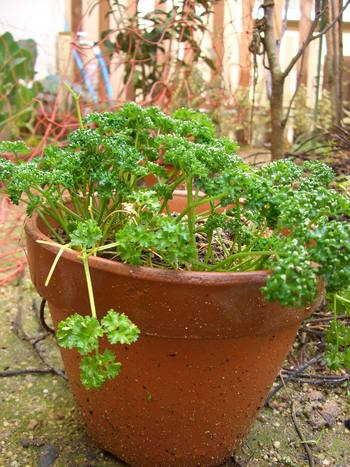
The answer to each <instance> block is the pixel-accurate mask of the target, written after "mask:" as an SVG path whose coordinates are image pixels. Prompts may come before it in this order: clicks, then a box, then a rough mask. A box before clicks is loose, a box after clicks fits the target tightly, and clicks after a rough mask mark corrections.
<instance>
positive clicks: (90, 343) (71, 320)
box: [57, 313, 103, 355]
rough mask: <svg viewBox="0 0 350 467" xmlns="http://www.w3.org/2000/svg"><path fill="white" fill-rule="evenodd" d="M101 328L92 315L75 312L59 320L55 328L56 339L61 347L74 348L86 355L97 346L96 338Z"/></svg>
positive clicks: (101, 333) (101, 332) (97, 338)
mask: <svg viewBox="0 0 350 467" xmlns="http://www.w3.org/2000/svg"><path fill="white" fill-rule="evenodd" d="M101 336H103V330H102V328H101V326H100V323H99V322H98V320H97V319H96V318H94V317H92V316H81V315H79V314H78V313H75V314H73V315H71V316H69V317H68V318H67V319H65V320H63V321H61V322H60V323H59V325H58V329H57V341H58V343H59V345H60V346H61V347H64V348H66V349H73V348H74V349H76V350H77V351H78V352H79V353H80V354H81V355H86V354H88V353H90V352H92V351H93V350H96V349H97V348H98V340H99V338H100V337H101Z"/></svg>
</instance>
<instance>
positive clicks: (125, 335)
mask: <svg viewBox="0 0 350 467" xmlns="http://www.w3.org/2000/svg"><path fill="white" fill-rule="evenodd" d="M101 324H102V327H103V329H104V331H105V333H106V335H107V338H108V340H109V342H110V343H111V344H128V345H130V344H133V343H134V342H136V340H137V339H138V336H139V334H140V331H139V329H138V327H137V326H136V325H135V324H134V323H132V322H131V321H130V319H129V318H128V317H127V316H126V315H125V314H124V313H116V312H115V311H113V310H109V311H108V313H107V314H106V316H105V317H104V318H103V319H102V321H101Z"/></svg>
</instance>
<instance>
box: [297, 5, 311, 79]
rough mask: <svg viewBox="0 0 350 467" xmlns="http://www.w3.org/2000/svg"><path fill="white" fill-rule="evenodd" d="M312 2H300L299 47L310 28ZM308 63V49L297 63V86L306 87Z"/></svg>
mask: <svg viewBox="0 0 350 467" xmlns="http://www.w3.org/2000/svg"><path fill="white" fill-rule="evenodd" d="M312 6H313V0H303V1H302V2H300V21H299V47H301V46H302V45H303V43H304V42H305V40H306V38H307V36H308V34H309V31H310V28H311V24H312V21H311V12H312ZM308 62H309V48H308V47H307V48H306V50H305V52H304V57H303V59H302V60H299V63H298V84H303V85H305V86H307V80H308Z"/></svg>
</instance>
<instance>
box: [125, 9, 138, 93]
mask: <svg viewBox="0 0 350 467" xmlns="http://www.w3.org/2000/svg"><path fill="white" fill-rule="evenodd" d="M137 7H138V0H128V7H127V15H128V17H129V18H130V17H134V20H133V21H132V24H133V26H134V27H135V28H136V27H137V25H138V18H137ZM125 98H126V100H127V101H134V100H135V98H136V93H135V87H134V84H133V66H131V74H130V76H129V80H128V83H127V85H126V89H125Z"/></svg>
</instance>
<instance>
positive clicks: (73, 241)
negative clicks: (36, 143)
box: [0, 96, 350, 387]
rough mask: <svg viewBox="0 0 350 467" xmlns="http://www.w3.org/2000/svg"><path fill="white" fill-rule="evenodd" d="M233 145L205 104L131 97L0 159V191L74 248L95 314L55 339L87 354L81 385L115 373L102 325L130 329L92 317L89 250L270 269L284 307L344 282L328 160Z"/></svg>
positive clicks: (159, 264) (136, 259)
mask: <svg viewBox="0 0 350 467" xmlns="http://www.w3.org/2000/svg"><path fill="white" fill-rule="evenodd" d="M75 97H76V96H75ZM18 144H19V143H3V151H5V152H6V151H7V152H8V151H11V150H12V151H13V152H15V153H17V152H18V151H19V150H22V151H23V147H18V146H16V145H18ZM13 145H14V146H13ZM236 151H237V145H236V143H235V142H233V141H230V140H228V139H226V138H217V137H216V135H215V129H214V125H213V123H212V122H211V121H210V120H209V119H208V117H207V116H206V115H203V114H200V113H197V112H194V111H192V110H189V109H185V108H183V109H180V110H178V111H176V112H175V113H174V114H173V115H172V116H169V115H166V114H164V113H162V112H161V111H160V110H159V109H158V108H156V107H149V108H141V107H138V106H137V105H136V104H134V103H128V104H126V105H124V106H123V107H122V108H121V109H120V110H118V111H117V112H115V113H103V114H99V113H93V114H90V115H87V116H86V117H85V118H84V119H81V127H80V128H79V129H77V130H75V131H73V132H72V133H71V135H70V136H69V141H68V144H67V146H66V147H59V146H54V145H50V146H47V147H46V148H45V150H44V155H43V157H40V158H35V159H33V160H32V161H30V162H28V163H21V162H18V163H13V162H10V161H8V160H5V159H3V160H2V161H1V163H0V180H1V181H2V183H3V185H4V191H5V192H6V193H7V194H8V195H9V196H10V198H11V200H12V201H13V202H14V203H16V204H17V203H19V202H20V201H21V202H23V203H24V204H26V206H27V212H28V215H32V213H33V212H36V213H38V215H39V216H40V218H41V219H42V220H43V222H44V223H45V224H46V226H47V229H48V232H49V235H51V237H52V239H53V241H55V242H56V245H57V251H58V255H57V258H56V260H57V261H58V259H59V257H60V255H61V254H62V252H63V251H64V249H66V248H73V249H75V250H78V251H79V252H80V254H81V259H82V262H83V265H84V270H85V274H86V278H87V284H88V290H89V297H90V305H91V314H92V317H85V318H82V317H81V316H79V315H73V317H70V318H68V320H66V321H64V322H63V323H61V324H60V326H59V332H58V338H59V342H60V344H61V345H63V346H65V347H69V348H72V347H74V348H77V349H78V350H79V351H80V352H81V353H82V355H83V356H84V357H83V360H82V378H83V381H85V384H86V386H87V387H89V385H90V387H99V385H101V384H102V383H103V382H104V381H105V380H106V379H108V378H110V377H114V376H115V375H116V374H117V373H118V368H119V367H118V365H117V362H115V361H113V360H111V359H112V357H111V355H106V356H103V355H102V354H99V352H98V341H99V338H100V337H101V336H102V334H103V333H110V336H109V337H110V341H111V342H112V340H114V341H115V342H121V341H120V340H118V339H120V333H121V335H122V338H121V339H124V338H126V337H125V336H129V338H130V339H129V341H128V342H127V343H132V342H133V341H134V340H136V338H137V335H138V330H137V328H136V327H135V326H134V325H133V324H132V323H131V322H126V321H125V322H124V326H122V328H120V325H119V324H118V323H119V321H120V319H121V318H120V316H119V315H117V314H116V313H115V312H113V310H112V311H111V320H112V322H113V323H114V324H113V325H111V326H110V327H108V330H107V327H106V324H105V323H104V320H102V323H99V322H98V321H97V318H96V310H95V305H94V298H93V290H92V284H91V279H90V273H89V266H88V258H89V256H90V255H100V256H103V257H105V258H110V259H112V260H117V261H121V262H125V263H128V264H133V265H143V266H149V267H153V268H168V269H181V270H185V271H186V270H187V271H207V272H218V271H232V272H236V271H254V270H262V269H265V270H266V269H267V270H271V275H270V276H269V278H268V280H267V283H266V286H265V287H264V288H263V289H262V290H263V293H264V294H265V296H266V298H267V299H268V300H278V301H279V302H280V303H281V304H282V305H285V306H293V307H302V306H306V305H308V304H311V303H312V302H313V301H314V300H315V298H316V295H317V293H318V287H319V286H318V284H319V279H322V280H324V281H325V284H326V287H327V290H328V291H329V292H332V293H335V292H336V291H338V290H341V289H344V288H345V287H347V286H348V284H349V282H350V281H349V279H350V224H349V223H348V222H347V221H346V216H344V215H349V214H350V202H349V200H348V199H347V198H346V197H344V196H342V195H341V194H340V193H338V192H337V191H336V190H335V189H334V188H332V182H333V179H334V173H333V171H332V170H331V169H330V168H329V167H328V166H326V165H324V164H322V163H319V162H304V163H303V164H302V165H295V164H294V163H293V162H292V161H290V160H280V161H277V162H273V163H271V164H268V165H266V166H265V167H263V168H260V169H256V168H253V167H250V166H248V165H247V164H245V163H244V162H243V161H242V160H241V159H240V158H239V157H238V156H237V155H236ZM178 189H185V190H186V203H185V207H184V208H183V209H182V210H180V211H179V212H176V213H174V212H172V209H171V200H172V198H173V196H174V192H175V190H178ZM67 200H70V204H69V205H67ZM52 220H54V221H56V222H57V224H58V225H59V229H54V228H53V227H52V225H51V223H50V222H51V221H52ZM57 261H56V262H57ZM56 262H55V263H54V264H53V267H52V270H51V271H50V274H49V277H48V280H50V277H51V275H52V273H53V270H54V267H55V265H56ZM126 311H127V310H126ZM123 319H124V318H123ZM113 326H114V327H113ZM121 329H122V330H121ZM131 330H132V332H131ZM130 332H131V335H130ZM116 336H119V338H117V337H116ZM111 339H112V340H111ZM95 351H96V352H97V353H93V352H95ZM109 369H110V371H109ZM101 374H102V376H101ZM100 376H101V377H100ZM91 381H92V382H91Z"/></svg>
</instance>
